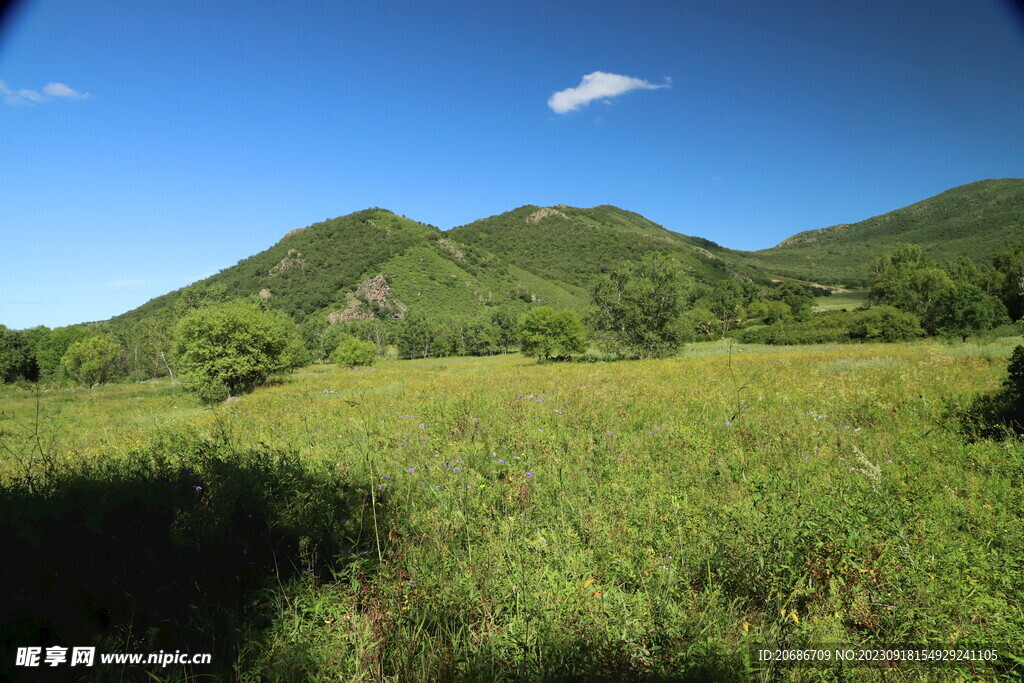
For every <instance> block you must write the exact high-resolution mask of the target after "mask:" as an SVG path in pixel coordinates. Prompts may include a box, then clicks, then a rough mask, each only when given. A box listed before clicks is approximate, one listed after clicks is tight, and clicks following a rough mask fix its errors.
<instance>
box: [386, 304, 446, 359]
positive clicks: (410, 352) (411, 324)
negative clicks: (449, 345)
mask: <svg viewBox="0 0 1024 683" xmlns="http://www.w3.org/2000/svg"><path fill="white" fill-rule="evenodd" d="M440 338H441V330H440V329H439V326H438V325H437V324H436V323H435V322H434V321H432V320H430V319H429V318H427V317H426V316H425V315H423V314H421V313H411V314H409V315H407V316H406V317H405V319H404V320H403V321H402V325H401V326H400V327H399V328H398V334H397V336H396V338H395V345H396V346H397V347H398V357H399V358H430V357H431V356H439V355H444V354H443V353H441V351H442V350H443V349H439V347H443V345H444V343H443V340H441V339H440Z"/></svg>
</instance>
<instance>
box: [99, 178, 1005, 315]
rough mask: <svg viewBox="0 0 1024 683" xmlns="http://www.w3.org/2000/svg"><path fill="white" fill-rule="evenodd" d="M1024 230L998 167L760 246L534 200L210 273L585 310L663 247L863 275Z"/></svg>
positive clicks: (673, 252)
mask: <svg viewBox="0 0 1024 683" xmlns="http://www.w3.org/2000/svg"><path fill="white" fill-rule="evenodd" d="M1022 240H1024V179H1014V178H1010V179H1003V180H985V181H980V182H977V183H971V184H969V185H963V186H961V187H957V188H953V189H951V190H949V191H947V192H943V193H942V194H939V195H936V196H935V197H931V198H930V199H925V200H924V201H921V202H917V203H916V204H912V205H910V206H907V207H905V208H902V209H898V210H896V211H892V212H890V213H887V214H884V215H882V216H876V217H874V218H869V219H868V220H865V221H861V222H860V223H854V224H849V225H837V226H833V227H830V228H823V229H820V230H808V231H805V232H801V233H798V234H796V235H793V236H792V237H790V238H788V239H786V240H784V241H783V242H782V243H780V244H779V245H778V246H775V247H772V248H771V249H764V250H761V251H756V252H743V251H737V250H733V249H727V248H725V247H721V246H719V245H718V244H716V243H714V242H712V241H709V240H705V239H702V238H699V237H690V236H687V235H682V234H679V233H675V232H671V231H669V230H666V229H665V228H663V227H662V226H660V225H658V224H656V223H654V222H652V221H650V220H648V219H646V218H644V217H643V216H641V215H640V214H637V213H633V212H630V211H625V210H623V209H619V208H616V207H614V206H607V205H602V206H596V207H593V208H590V209H581V208H575V207H571V206H566V205H564V204H559V205H557V206H554V207H538V206H533V205H527V206H521V207H519V208H517V209H514V210H512V211H508V212H506V213H502V214H499V215H496V216H491V217H489V218H483V219H480V220H478V221H475V222H473V223H470V224H468V225H463V226H459V227H457V228H453V229H452V230H449V231H447V232H442V231H441V230H439V229H438V228H436V227H434V226H431V225H426V224H423V223H418V222H416V221H413V220H409V219H407V218H404V217H400V216H397V215H395V214H394V213H392V212H390V211H386V210H384V209H367V210H364V211H357V212H355V213H352V214H349V215H347V216H342V217H340V218H335V219H333V220H329V221H324V222H322V223H316V224H313V225H311V226H309V227H307V228H301V229H298V230H292V231H291V232H289V233H287V234H286V235H285V236H284V237H283V238H282V239H281V241H279V242H278V243H277V244H275V245H273V246H272V247H270V248H269V249H267V250H265V251H263V252H260V253H259V254H256V255H254V256H251V257H249V258H246V259H243V260H241V261H239V262H238V263H237V264H236V265H234V266H231V267H229V268H226V269H224V270H222V271H221V272H220V273H218V274H216V275H214V276H212V277H210V278H207V279H206V280H204V281H203V282H204V283H207V284H218V285H221V286H223V287H224V289H225V290H226V293H227V295H228V296H257V295H258V296H262V297H263V298H264V299H266V301H267V303H268V305H269V306H270V307H271V308H275V309H279V310H282V311H285V312H286V313H288V314H289V315H291V316H292V317H293V318H294V319H295V320H297V321H299V322H301V321H303V320H304V319H306V318H307V317H309V316H310V315H313V314H317V315H325V314H334V315H335V316H337V317H341V318H343V319H358V318H362V317H369V316H371V315H377V316H383V317H402V316H403V315H404V314H405V312H406V311H409V310H412V311H419V312H422V313H426V314H428V315H432V314H439V313H450V314H459V315H468V314H473V313H475V312H479V311H482V310H483V309H484V308H485V307H487V306H494V305H503V304H511V305H514V306H518V307H522V308H525V307H526V306H528V305H530V304H535V303H545V304H550V305H552V306H555V307H557V308H574V309H581V308H584V307H586V306H587V304H588V301H589V296H588V291H589V288H590V285H591V283H592V282H593V280H594V278H595V277H596V276H597V275H598V274H599V273H600V272H602V271H603V270H605V269H607V268H609V267H611V266H614V265H615V264H617V263H619V262H622V261H629V260H637V259H640V258H643V256H644V255H646V254H648V253H652V252H660V253H663V254H666V255H669V256H671V257H672V258H674V259H676V260H677V261H679V262H680V263H681V264H682V265H683V267H684V269H685V270H686V271H687V272H688V273H689V274H690V275H691V276H692V277H693V278H694V279H696V280H698V281H700V282H705V283H709V284H713V283H715V282H718V281H721V280H723V279H725V278H730V277H740V278H743V279H749V280H753V281H767V280H768V279H770V278H772V277H786V278H794V279H797V280H805V281H812V282H821V283H827V284H839V285H852V286H855V287H856V286H862V285H864V284H865V283H866V282H867V279H868V277H869V270H870V264H871V261H872V260H873V259H874V258H875V257H877V256H879V255H881V254H883V253H885V252H888V251H891V250H892V249H893V248H894V247H895V246H897V245H899V244H902V243H905V242H911V243H914V244H919V245H921V247H922V250H923V252H924V254H925V255H926V256H928V257H929V258H932V259H934V260H937V261H949V260H952V259H954V258H955V257H957V256H960V255H966V256H969V257H971V258H972V259H974V260H975V261H978V262H987V261H988V260H989V259H990V258H991V257H992V255H994V254H996V253H999V252H1001V251H1004V250H1005V249H1007V248H1008V246H1010V245H1012V244H1014V243H1016V242H1019V241H1022ZM179 296H180V290H179V291H176V292H171V293H169V294H165V295H164V296H161V297H157V298H156V299H153V300H151V301H149V302H147V303H146V304H144V305H142V306H140V307H139V308H137V309H135V310H133V311H129V312H128V313H125V314H123V315H121V316H118V318H117V319H120V320H124V321H129V322H130V321H135V320H139V319H141V318H144V317H148V316H151V315H155V314H159V313H160V312H162V311H166V310H168V309H169V308H170V307H172V306H173V305H174V302H175V300H176V299H177V298H178V297H179Z"/></svg>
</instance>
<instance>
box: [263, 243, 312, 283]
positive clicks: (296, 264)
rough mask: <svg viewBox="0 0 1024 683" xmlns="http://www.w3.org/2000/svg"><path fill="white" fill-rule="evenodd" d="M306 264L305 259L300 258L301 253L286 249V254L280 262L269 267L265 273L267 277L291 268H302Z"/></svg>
mask: <svg viewBox="0 0 1024 683" xmlns="http://www.w3.org/2000/svg"><path fill="white" fill-rule="evenodd" d="M305 265H306V260H305V259H304V258H302V254H301V253H299V252H298V251H296V250H294V249H289V250H288V255H287V256H285V257H284V258H283V259H281V261H280V263H278V264H277V265H276V266H274V267H273V268H271V269H270V272H269V273H267V276H268V277H274V276H276V275H280V274H281V273H283V272H285V271H287V270H291V269H292V268H303V267H305Z"/></svg>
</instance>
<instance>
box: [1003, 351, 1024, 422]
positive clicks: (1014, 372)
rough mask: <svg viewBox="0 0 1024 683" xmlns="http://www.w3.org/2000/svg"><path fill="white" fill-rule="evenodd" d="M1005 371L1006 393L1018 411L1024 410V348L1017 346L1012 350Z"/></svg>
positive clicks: (1004, 384) (1004, 383)
mask: <svg viewBox="0 0 1024 683" xmlns="http://www.w3.org/2000/svg"><path fill="white" fill-rule="evenodd" d="M1006 370H1007V372H1008V375H1007V377H1006V379H1005V380H1003V386H1004V387H1006V393H1007V395H1008V396H1009V398H1010V400H1011V401H1012V402H1013V404H1014V405H1015V406H1016V407H1017V408H1018V409H1021V410H1024V346H1021V345H1019V344H1018V345H1017V347H1016V348H1015V349H1014V350H1013V353H1012V354H1010V364H1009V365H1008V366H1007V368H1006Z"/></svg>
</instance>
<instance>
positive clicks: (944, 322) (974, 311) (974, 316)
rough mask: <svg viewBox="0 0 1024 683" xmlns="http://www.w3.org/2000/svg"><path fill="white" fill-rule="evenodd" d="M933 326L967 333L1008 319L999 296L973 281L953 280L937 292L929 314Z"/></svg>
mask: <svg viewBox="0 0 1024 683" xmlns="http://www.w3.org/2000/svg"><path fill="white" fill-rule="evenodd" d="M932 320H933V324H934V326H935V329H936V330H937V331H939V332H942V333H943V334H948V335H950V336H956V337H961V338H962V339H963V341H967V337H969V336H970V335H972V334H975V333H977V332H982V331H984V330H988V329H991V328H993V327H995V326H996V325H998V324H1000V323H1001V322H1004V321H1006V320H1008V317H1007V315H1006V307H1005V306H1003V304H1002V302H1001V301H999V299H997V298H995V297H994V296H992V295H990V294H986V293H985V292H984V291H982V289H981V288H980V287H978V286H976V285H972V284H968V283H966V282H957V283H955V284H953V285H952V286H951V287H948V288H947V289H946V290H945V291H943V292H942V293H941V294H939V296H938V298H937V299H936V301H935V307H934V313H933V316H932Z"/></svg>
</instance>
